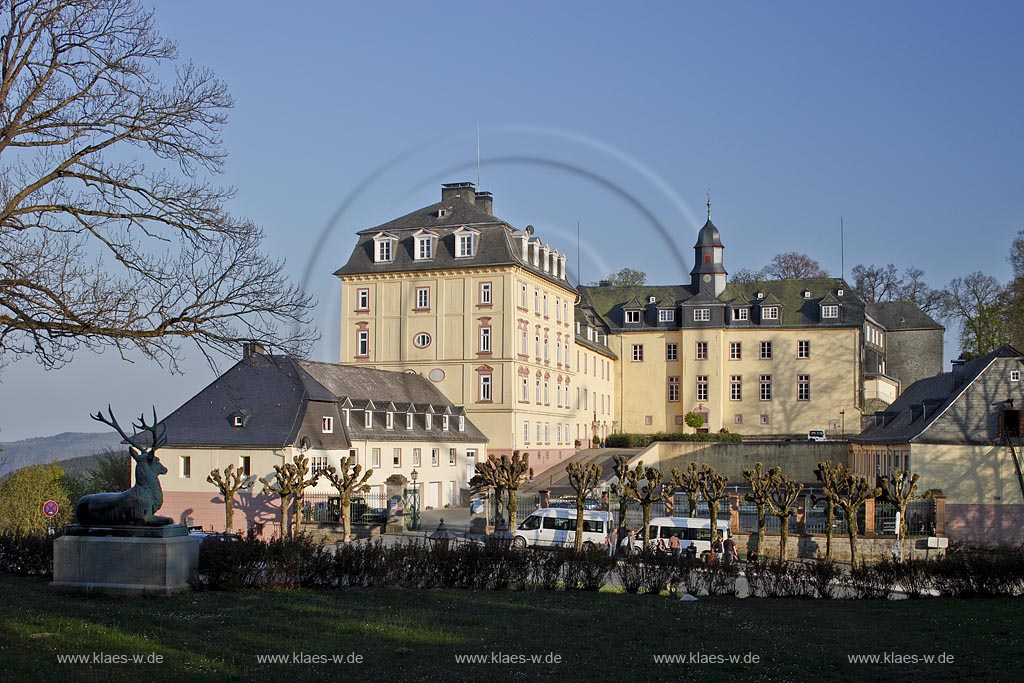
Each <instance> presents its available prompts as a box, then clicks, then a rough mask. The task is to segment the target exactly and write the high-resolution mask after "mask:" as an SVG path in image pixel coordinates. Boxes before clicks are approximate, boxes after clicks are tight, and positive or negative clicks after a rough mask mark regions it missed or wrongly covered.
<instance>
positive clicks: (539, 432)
mask: <svg viewBox="0 0 1024 683" xmlns="http://www.w3.org/2000/svg"><path fill="white" fill-rule="evenodd" d="M534 427H535V428H536V430H537V431H536V432H534V434H536V435H537V436H536V438H537V443H543V442H544V440H543V439H541V438H540V437H541V434H543V433H544V432H542V431H541V428H540V421H539V420H538V421H537V422H536V423H534Z"/></svg>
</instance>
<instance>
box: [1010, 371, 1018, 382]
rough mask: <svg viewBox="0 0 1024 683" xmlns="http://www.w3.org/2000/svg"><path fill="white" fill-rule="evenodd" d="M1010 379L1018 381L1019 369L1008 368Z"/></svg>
mask: <svg viewBox="0 0 1024 683" xmlns="http://www.w3.org/2000/svg"><path fill="white" fill-rule="evenodd" d="M1010 381H1011V382H1019V381H1020V370H1010Z"/></svg>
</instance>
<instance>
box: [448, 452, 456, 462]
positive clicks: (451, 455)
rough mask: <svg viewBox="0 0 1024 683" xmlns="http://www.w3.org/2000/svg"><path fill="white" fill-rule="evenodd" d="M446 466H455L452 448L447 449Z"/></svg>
mask: <svg viewBox="0 0 1024 683" xmlns="http://www.w3.org/2000/svg"><path fill="white" fill-rule="evenodd" d="M448 464H449V465H454V464H455V449H454V448H449V449H448Z"/></svg>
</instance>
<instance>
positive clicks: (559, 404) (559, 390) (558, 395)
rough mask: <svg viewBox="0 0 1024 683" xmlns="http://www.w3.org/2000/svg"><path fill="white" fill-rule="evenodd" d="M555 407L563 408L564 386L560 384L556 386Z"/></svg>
mask: <svg viewBox="0 0 1024 683" xmlns="http://www.w3.org/2000/svg"><path fill="white" fill-rule="evenodd" d="M555 399H556V400H555V406H557V407H559V408H561V407H562V384H561V383H558V384H556V385H555Z"/></svg>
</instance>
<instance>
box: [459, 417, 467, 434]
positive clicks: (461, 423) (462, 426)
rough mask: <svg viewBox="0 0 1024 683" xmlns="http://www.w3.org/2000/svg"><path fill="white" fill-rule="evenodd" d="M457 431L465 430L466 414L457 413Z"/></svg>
mask: <svg viewBox="0 0 1024 683" xmlns="http://www.w3.org/2000/svg"><path fill="white" fill-rule="evenodd" d="M459 431H460V432H464V431H466V416H465V415H459Z"/></svg>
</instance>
